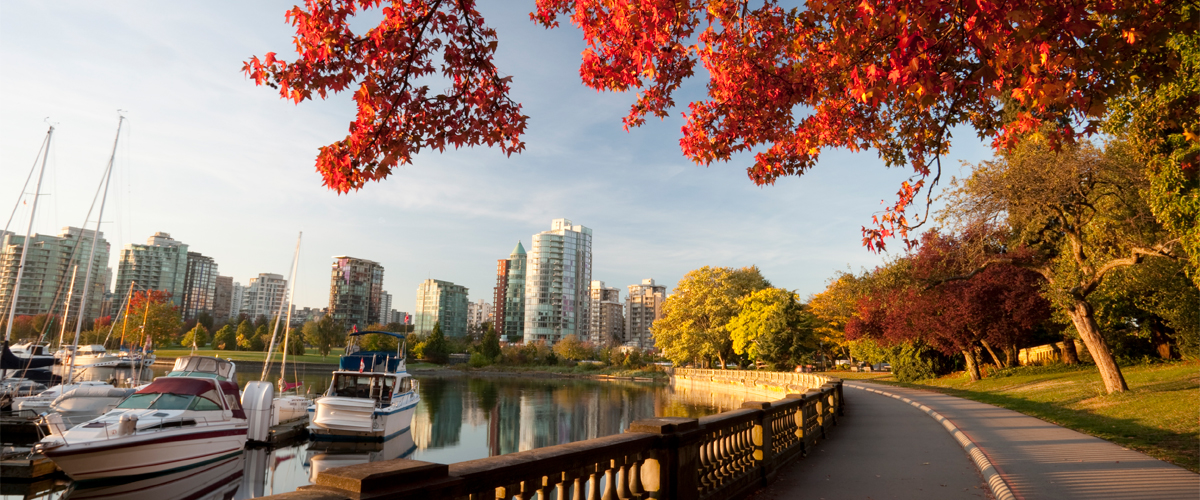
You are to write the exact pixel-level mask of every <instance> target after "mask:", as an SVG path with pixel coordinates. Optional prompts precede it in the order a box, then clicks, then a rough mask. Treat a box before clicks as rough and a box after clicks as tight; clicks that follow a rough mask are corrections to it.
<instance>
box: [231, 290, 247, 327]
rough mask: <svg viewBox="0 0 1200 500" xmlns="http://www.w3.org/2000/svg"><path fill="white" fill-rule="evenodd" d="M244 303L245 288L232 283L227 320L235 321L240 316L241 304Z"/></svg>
mask: <svg viewBox="0 0 1200 500" xmlns="http://www.w3.org/2000/svg"><path fill="white" fill-rule="evenodd" d="M245 301H246V287H244V286H242V284H241V283H238V282H236V281H234V282H233V292H231V293H230V294H229V319H231V320H234V319H237V318H238V316H241V315H242V303H243V302H245Z"/></svg>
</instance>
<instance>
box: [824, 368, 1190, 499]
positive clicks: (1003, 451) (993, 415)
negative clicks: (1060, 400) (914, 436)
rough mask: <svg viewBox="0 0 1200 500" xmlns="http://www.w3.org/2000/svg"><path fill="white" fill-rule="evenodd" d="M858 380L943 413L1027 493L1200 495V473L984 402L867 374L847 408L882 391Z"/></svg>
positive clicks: (1021, 494) (852, 384)
mask: <svg viewBox="0 0 1200 500" xmlns="http://www.w3.org/2000/svg"><path fill="white" fill-rule="evenodd" d="M856 387H869V388H872V389H876V390H879V391H884V392H889V393H892V394H895V395H898V396H901V397H906V398H909V399H911V400H913V401H916V402H919V403H921V404H924V405H926V406H928V407H929V408H931V409H933V410H934V411H936V412H938V413H940V414H942V416H944V417H946V418H947V419H948V420H950V421H951V422H953V423H954V424H955V425H956V426H957V427H958V428H959V430H961V431H962V432H963V433H964V434H965V435H966V436H967V437H968V438H969V439H970V440H971V441H972V442H974V443H975V445H976V446H978V447H979V448H980V449H981V450H982V451H983V452H984V454H986V455H987V456H988V458H989V459H990V461H991V463H992V465H993V466H994V467H995V468H996V470H997V471H999V473H1000V475H1001V477H1003V478H1004V480H1005V482H1006V483H1007V484H1008V487H1009V488H1010V489H1011V490H1012V492H1013V494H1014V495H1015V496H1016V497H1017V498H1019V499H1024V500H1038V499H1055V500H1057V499H1063V500H1069V499H1129V500H1142V499H1200V475H1197V474H1195V473H1193V472H1191V471H1188V470H1187V469H1184V468H1182V467H1178V466H1175V465H1171V464H1169V463H1167V462H1163V461H1161V460H1158V459H1155V458H1153V457H1150V456H1149V455H1146V454H1143V453H1140V452H1136V451H1133V450H1129V449H1126V448H1122V447H1120V446H1118V445H1116V444H1113V443H1111V442H1108V441H1105V440H1103V439H1100V438H1096V437H1092V436H1088V435H1086V434H1082V433H1079V432H1076V431H1073V430H1070V429H1067V428H1065V427H1060V426H1057V425H1054V424H1051V423H1049V422H1046V421H1044V420H1040V419H1036V418H1033V417H1030V416H1027V415H1023V414H1020V413H1017V412H1015V411H1011V410H1006V409H1003V408H998V407H995V406H992V405H988V404H984V403H978V402H975V401H970V400H966V399H962V398H956V397H953V396H947V395H944V394H938V393H935V392H930V391H922V390H916V389H906V388H902V387H894V386H887V385H882V384H871V383H868V382H860V381H848V382H846V388H845V390H844V391H845V393H846V401H847V403H848V404H849V406H848V407H847V412H849V411H852V410H853V409H854V404H855V401H856V400H860V399H862V398H861V397H853V396H857V395H860V394H861V395H863V396H867V397H868V399H869V398H871V397H880V396H878V395H876V394H873V393H870V392H867V391H864V390H859V389H857V388H856ZM926 418H929V419H930V420H933V419H932V418H930V417H928V416H926ZM834 439H836V437H835V438H834ZM829 446H831V447H832V446H833V442H832V441H831V442H830V445H829Z"/></svg>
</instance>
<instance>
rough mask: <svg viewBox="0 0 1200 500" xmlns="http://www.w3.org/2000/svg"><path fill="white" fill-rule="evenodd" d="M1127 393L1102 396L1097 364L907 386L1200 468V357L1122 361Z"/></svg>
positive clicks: (1020, 370) (961, 376) (1010, 371)
mask: <svg viewBox="0 0 1200 500" xmlns="http://www.w3.org/2000/svg"><path fill="white" fill-rule="evenodd" d="M1121 372H1122V373H1123V374H1124V375H1125V382H1126V383H1127V384H1128V385H1129V392H1125V393H1120V394H1105V393H1104V384H1103V383H1102V382H1101V381H1100V374H1099V373H1098V372H1097V371H1096V368H1095V367H1094V366H1075V367H1071V366H1066V365H1051V366H1026V367H1020V368H1012V369H1008V370H1002V371H1000V372H997V373H994V374H993V375H992V376H990V377H987V378H985V379H983V380H980V381H978V382H971V379H970V377H968V376H967V375H966V373H958V374H954V375H949V376H946V377H942V378H937V379H930V380H922V381H920V382H919V383H913V384H906V383H900V382H895V381H893V380H891V379H882V380H876V381H877V382H881V383H886V384H895V385H901V386H905V387H914V388H919V389H929V390H934V391H938V392H942V393H945V394H950V395H952V396H958V397H961V398H966V399H971V400H975V401H979V402H982V403H988V404H993V405H996V406H1000V407H1003V408H1008V409H1010V410H1014V411H1018V412H1021V413H1024V414H1026V415H1030V416H1033V417H1037V418H1040V419H1042V420H1045V421H1048V422H1053V423H1055V424H1058V425H1061V426H1063V427H1067V428H1070V429H1074V430H1077V431H1080V432H1083V433H1086V434H1090V435H1093V436H1096V437H1099V438H1101V439H1105V440H1108V441H1111V442H1113V443H1116V444H1119V445H1121V446H1124V447H1126V448H1130V449H1134V450H1138V451H1140V452H1142V453H1146V454H1148V455H1150V456H1153V457H1156V458H1159V459H1162V460H1166V461H1168V462H1171V463H1173V464H1176V465H1179V466H1180V467H1184V468H1187V469H1189V470H1191V471H1193V472H1200V418H1198V416H1200V362H1197V361H1187V362H1175V363H1161V364H1146V365H1132V366H1123V367H1121Z"/></svg>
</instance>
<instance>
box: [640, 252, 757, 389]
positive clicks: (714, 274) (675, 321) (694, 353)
mask: <svg viewBox="0 0 1200 500" xmlns="http://www.w3.org/2000/svg"><path fill="white" fill-rule="evenodd" d="M770 286H771V284H770V283H769V282H768V281H767V280H766V279H765V278H763V277H762V273H761V272H759V270H758V268H757V267H753V266H751V267H745V268H742V269H731V268H727V267H710V266H704V267H702V268H700V269H696V270H693V271H689V272H688V273H687V274H685V275H683V279H681V280H679V284H677V285H676V286H675V290H674V292H673V293H672V294H671V296H670V297H667V300H666V301H665V302H663V317H662V318H661V319H659V320H657V321H655V322H654V325H653V326H651V327H650V332H651V334H652V335H654V345H655V346H657V347H658V348H659V349H661V350H662V352H663V356H665V357H666V358H667V359H670V360H671V361H673V362H675V363H676V364H682V363H687V362H697V363H698V362H700V361H701V360H705V361H711V360H712V359H714V358H715V359H717V361H718V362H719V363H720V366H721V367H722V368H724V367H725V360H726V359H729V358H730V357H732V356H733V341H732V339H731V338H730V336H729V330H727V329H726V328H725V326H726V324H727V323H729V320H730V319H732V318H733V317H734V316H736V315H737V313H738V311H739V307H738V299H740V298H742V297H744V296H746V295H749V294H751V293H753V292H755V291H757V290H761V289H763V288H767V287H770Z"/></svg>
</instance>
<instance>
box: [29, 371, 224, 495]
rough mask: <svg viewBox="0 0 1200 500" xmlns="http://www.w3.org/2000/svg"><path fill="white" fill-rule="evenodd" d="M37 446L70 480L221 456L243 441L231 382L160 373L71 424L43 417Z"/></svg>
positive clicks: (145, 472) (153, 471)
mask: <svg viewBox="0 0 1200 500" xmlns="http://www.w3.org/2000/svg"><path fill="white" fill-rule="evenodd" d="M47 421H48V425H49V427H50V432H51V435H49V436H47V437H45V438H44V439H42V441H41V442H40V443H39V444H38V446H37V448H36V449H37V450H38V451H39V452H40V453H42V454H43V455H45V456H46V457H47V458H50V459H51V460H53V461H54V463H55V464H56V465H58V467H59V468H60V469H62V470H63V472H65V473H66V474H67V475H68V476H70V477H71V478H72V479H75V480H90V479H105V478H112V477H137V476H149V475H157V474H166V473H170V472H175V471H180V470H185V469H189V468H192V467H197V466H201V465H205V464H210V463H215V462H218V461H222V460H225V459H227V458H230V457H232V456H234V455H236V454H239V453H241V451H242V447H243V446H245V444H246V429H247V419H246V414H245V412H244V411H243V409H242V406H241V403H240V400H239V394H238V387H237V384H236V383H235V382H233V381H229V380H218V379H216V377H201V376H196V377H192V376H168V377H159V378H157V379H155V380H154V382H151V383H150V384H149V385H147V386H145V387H143V388H142V389H141V390H138V391H137V392H136V393H134V394H133V395H131V396H129V397H128V398H127V399H125V400H124V401H122V402H121V404H119V405H117V408H115V409H114V410H112V411H110V412H108V413H106V414H104V415H103V416H101V417H99V418H96V419H93V420H90V421H88V422H86V423H83V424H81V425H78V426H75V427H73V428H71V429H66V428H65V426H64V425H63V424H62V421H61V417H59V416H58V415H55V414H52V415H49V416H48V417H47Z"/></svg>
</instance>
